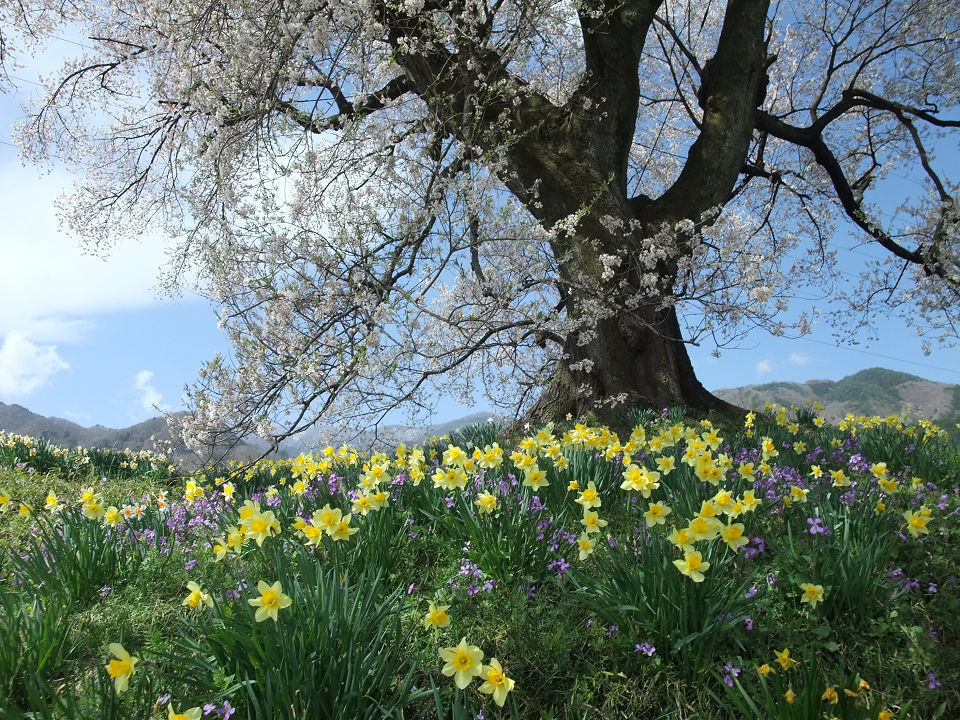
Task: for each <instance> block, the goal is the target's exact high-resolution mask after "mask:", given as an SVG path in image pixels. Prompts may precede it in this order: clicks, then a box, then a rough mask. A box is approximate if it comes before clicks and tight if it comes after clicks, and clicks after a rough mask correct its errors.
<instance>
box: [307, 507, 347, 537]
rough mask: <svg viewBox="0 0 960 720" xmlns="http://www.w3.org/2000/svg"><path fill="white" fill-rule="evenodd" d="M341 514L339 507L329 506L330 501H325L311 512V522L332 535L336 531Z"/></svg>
mask: <svg viewBox="0 0 960 720" xmlns="http://www.w3.org/2000/svg"><path fill="white" fill-rule="evenodd" d="M342 515H343V513H342V511H341V510H340V509H339V508H336V509H334V508H331V507H330V503H327V504H326V505H324V506H323V507H322V508H320V509H319V510H317V511H316V512H315V513H314V514H313V517H312V518H311V522H312V523H313V524H314V525H316V526H317V527H318V528H320V529H321V530H323V531H324V532H325V533H326V534H327V535H333V534H334V533H335V532H336V531H337V526H338V525H339V524H340V519H341V516H342Z"/></svg>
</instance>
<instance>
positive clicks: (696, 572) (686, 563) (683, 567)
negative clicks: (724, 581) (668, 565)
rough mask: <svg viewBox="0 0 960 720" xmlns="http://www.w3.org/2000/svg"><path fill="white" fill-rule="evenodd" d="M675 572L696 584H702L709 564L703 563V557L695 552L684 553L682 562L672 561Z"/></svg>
mask: <svg viewBox="0 0 960 720" xmlns="http://www.w3.org/2000/svg"><path fill="white" fill-rule="evenodd" d="M673 564H674V565H675V566H676V568H677V570H679V571H680V572H681V573H683V574H684V575H686V576H687V577H688V578H690V579H691V580H693V581H694V582H696V583H699V582H703V580H704V575H703V573H705V572H706V571H707V570H709V569H710V563H708V562H704V561H703V555H701V554H700V553H699V552H697V551H696V550H694V551H692V552H691V551H689V550H688V551H687V552H685V553H684V556H683V560H674V561H673Z"/></svg>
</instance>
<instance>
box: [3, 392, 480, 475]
mask: <svg viewBox="0 0 960 720" xmlns="http://www.w3.org/2000/svg"><path fill="white" fill-rule="evenodd" d="M489 417H490V414H489V413H474V414H472V415H466V416H465V417H462V418H458V419H456V420H451V421H449V422H445V423H441V424H439V425H433V426H428V427H414V426H409V425H384V426H381V427H380V428H379V430H378V431H377V434H376V436H374V435H373V434H372V433H369V432H352V433H340V434H339V435H334V436H331V435H330V434H329V433H328V434H324V431H322V430H308V431H306V432H304V433H301V434H300V435H297V436H295V437H293V438H290V439H288V440H285V441H283V442H282V443H281V444H280V452H279V453H278V456H279V457H287V456H291V457H292V456H295V455H297V454H299V453H301V452H304V451H308V450H315V449H318V448H322V447H326V446H327V445H340V444H342V443H347V444H349V445H351V446H353V447H358V448H367V447H371V446H373V447H377V448H386V447H391V448H392V447H396V445H397V444H398V443H401V442H403V443H407V444H415V443H420V442H423V440H424V438H426V437H429V436H431V435H446V434H449V433H451V432H453V431H454V430H458V429H460V428H462V427H467V426H469V425H475V424H476V423H481V422H486V421H487V419H488V418H489ZM0 430H3V431H6V432H8V433H14V434H16V435H29V436H31V437H42V438H45V439H46V440H47V441H49V442H51V443H53V444H54V445H60V446H62V447H69V448H75V447H77V446H81V447H85V448H94V447H97V448H106V449H108V450H124V449H126V448H129V449H131V450H155V449H156V443H155V439H156V440H160V441H162V442H164V443H167V442H170V441H171V437H170V431H169V429H168V428H167V422H166V420H165V419H164V418H162V417H155V418H150V419H149V420H144V421H143V422H141V423H137V424H136V425H131V426H130V427H126V428H120V429H113V428H108V427H104V426H103V425H94V426H92V427H84V426H82V425H78V424H77V423H75V422H71V421H69V420H64V419H63V418H58V417H46V416H44V415H38V414H37V413H34V412H31V411H30V410H27V409H26V408H25V407H23V406H22V405H7V404H5V403H0ZM267 447H268V446H267V444H266V443H265V442H264V441H262V440H260V439H259V438H251V439H249V440H248V441H245V442H240V443H238V444H236V445H235V446H233V447H232V448H230V449H229V450H227V448H225V447H224V448H216V449H214V450H212V451H211V452H210V453H209V454H205V455H203V456H198V455H196V454H195V453H191V452H190V451H188V450H186V449H185V448H184V447H182V445H180V444H179V443H174V453H175V455H176V457H177V458H178V459H183V460H184V463H185V464H186V465H187V466H189V467H197V466H199V465H202V464H203V463H204V462H205V461H206V460H208V459H209V458H210V457H215V458H219V457H221V456H224V454H225V459H231V458H232V459H237V460H251V459H254V458H257V457H260V455H262V454H263V452H264V451H265V450H266V449H267Z"/></svg>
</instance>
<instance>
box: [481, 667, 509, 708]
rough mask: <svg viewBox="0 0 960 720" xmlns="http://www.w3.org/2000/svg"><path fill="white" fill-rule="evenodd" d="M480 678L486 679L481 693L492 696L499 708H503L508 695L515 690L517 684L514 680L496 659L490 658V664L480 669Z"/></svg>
mask: <svg viewBox="0 0 960 720" xmlns="http://www.w3.org/2000/svg"><path fill="white" fill-rule="evenodd" d="M480 677H481V678H484V682H483V684H482V685H481V686H480V688H479V690H480V692H482V693H486V694H488V695H492V696H493V701H494V702H495V703H496V704H497V707H503V703H504V702H506V700H507V693H508V692H510V691H511V690H513V686H514V684H515V683H514V681H513V679H512V678H508V677H507V676H506V675H505V674H504V672H503V668H502V667H501V666H500V662H499V661H498V660H497V659H496V658H490V664H489V665H484V666H483V667H482V668H481V669H480Z"/></svg>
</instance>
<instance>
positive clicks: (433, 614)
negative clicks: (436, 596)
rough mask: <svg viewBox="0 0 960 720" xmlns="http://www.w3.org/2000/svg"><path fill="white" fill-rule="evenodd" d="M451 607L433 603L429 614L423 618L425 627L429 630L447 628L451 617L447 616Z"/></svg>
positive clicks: (428, 611)
mask: <svg viewBox="0 0 960 720" xmlns="http://www.w3.org/2000/svg"><path fill="white" fill-rule="evenodd" d="M449 607H450V606H449V605H434V604H433V602H431V603H430V608H429V609H428V610H427V614H426V615H424V616H423V626H424V627H425V628H427V629H428V630H429V629H430V628H443V627H447V626H448V625H449V624H450V617H449V616H448V615H447V609H448V608H449Z"/></svg>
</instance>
